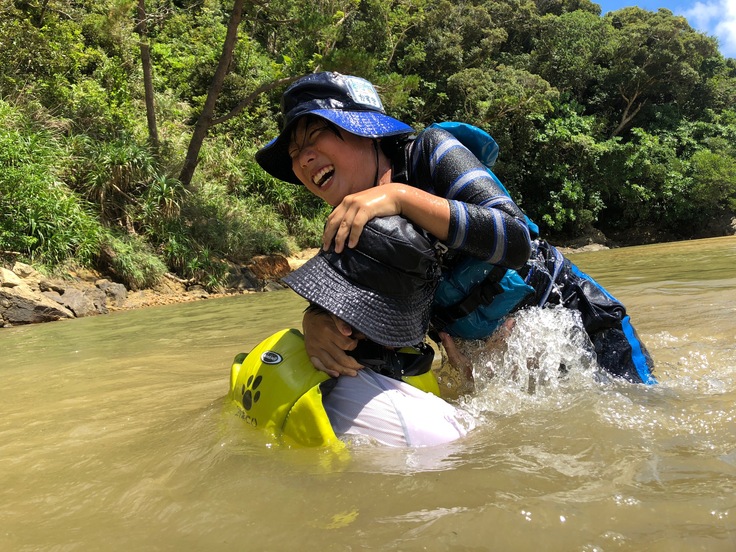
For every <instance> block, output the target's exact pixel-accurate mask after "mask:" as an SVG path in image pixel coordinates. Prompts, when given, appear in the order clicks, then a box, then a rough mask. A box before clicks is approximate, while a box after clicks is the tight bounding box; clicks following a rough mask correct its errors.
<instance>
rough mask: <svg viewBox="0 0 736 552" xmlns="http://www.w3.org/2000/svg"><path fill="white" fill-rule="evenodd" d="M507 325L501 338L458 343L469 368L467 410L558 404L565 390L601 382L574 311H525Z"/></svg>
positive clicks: (538, 309) (502, 410) (507, 409)
mask: <svg viewBox="0 0 736 552" xmlns="http://www.w3.org/2000/svg"><path fill="white" fill-rule="evenodd" d="M513 321H514V323H513V325H511V324H509V325H507V327H506V334H505V335H504V336H502V338H501V339H496V340H493V339H492V340H490V342H476V341H473V342H463V343H462V344H460V348H461V350H462V352H463V354H465V356H467V357H468V358H470V359H472V364H473V378H474V380H475V391H474V392H473V393H472V394H469V395H466V396H465V397H463V399H462V402H463V406H464V407H465V408H467V409H468V410H470V411H471V412H474V413H476V414H481V413H482V412H486V413H487V412H489V411H491V412H497V413H498V412H503V413H509V412H514V411H517V410H518V409H519V408H522V407H523V405H524V404H526V405H528V404H529V403H537V404H539V403H544V402H550V401H552V402H555V401H559V400H560V399H562V398H563V396H564V393H563V391H565V390H569V389H577V388H581V387H584V388H588V387H590V386H591V385H594V384H595V383H597V382H599V381H600V380H601V379H605V378H606V376H605V374H603V373H602V371H601V370H600V369H599V367H598V364H597V363H596V356H595V351H594V348H593V344H592V343H591V342H590V339H589V338H588V335H587V334H586V332H585V330H584V329H583V325H582V321H581V319H580V315H579V313H578V312H577V311H573V310H571V309H565V308H544V309H542V308H530V309H525V310H523V311H520V312H519V313H517V314H516V315H515V316H514V319H513ZM500 331H503V329H501V330H500Z"/></svg>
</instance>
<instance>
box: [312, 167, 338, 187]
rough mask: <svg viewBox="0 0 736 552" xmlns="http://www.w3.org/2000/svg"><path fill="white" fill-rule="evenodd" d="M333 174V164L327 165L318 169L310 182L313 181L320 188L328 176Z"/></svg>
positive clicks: (330, 176)
mask: <svg viewBox="0 0 736 552" xmlns="http://www.w3.org/2000/svg"><path fill="white" fill-rule="evenodd" d="M334 174H335V167H334V166H333V165H329V166H327V167H325V168H323V169H322V170H320V171H319V172H318V173H317V174H315V175H314V176H313V177H312V182H314V184H315V185H316V186H317V187H319V188H321V187H322V186H324V185H325V183H326V182H327V181H328V180H329V179H330V178H332V175H334Z"/></svg>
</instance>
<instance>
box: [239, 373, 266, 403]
mask: <svg viewBox="0 0 736 552" xmlns="http://www.w3.org/2000/svg"><path fill="white" fill-rule="evenodd" d="M262 381H263V376H256V377H255V378H254V377H253V376H250V377H249V378H248V381H247V382H246V385H244V386H243V390H242V393H243V408H245V409H246V410H250V409H251V408H252V407H253V405H254V404H255V403H257V402H258V399H260V398H261V392H260V391H258V386H259V385H261V382H262Z"/></svg>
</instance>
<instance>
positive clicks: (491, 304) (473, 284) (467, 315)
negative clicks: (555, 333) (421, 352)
mask: <svg viewBox="0 0 736 552" xmlns="http://www.w3.org/2000/svg"><path fill="white" fill-rule="evenodd" d="M431 127H436V128H441V129H443V130H446V131H447V132H449V133H450V134H452V135H453V136H454V137H455V138H457V140H458V141H459V142H460V143H462V144H463V145H464V146H465V147H466V148H468V149H469V150H470V151H471V152H472V153H473V155H475V156H476V157H477V158H478V159H479V160H480V162H481V163H483V164H484V165H485V166H486V170H487V171H488V173H489V174H490V175H491V178H493V180H494V181H495V182H496V184H498V186H499V187H500V188H501V190H503V192H504V193H505V194H506V195H508V196H509V197H511V196H510V194H509V193H508V191H507V190H506V187H505V186H504V185H503V184H502V183H501V181H500V180H499V179H498V178H497V177H496V175H495V174H493V172H492V171H491V167H493V164H494V163H495V162H496V158H497V157H498V144H497V143H496V141H495V140H494V139H493V138H492V137H491V135H490V134H488V133H487V132H485V131H484V130H482V129H480V128H478V127H476V126H473V125H469V124H466V123H458V122H444V123H434V124H433V125H431ZM524 217H525V218H526V222H527V225H528V226H529V232H530V234H531V235H532V236H533V237H535V238H536V237H538V236H539V227H538V226H537V225H536V224H535V223H534V222H532V221H531V220H530V219H529V217H527V216H526V215H524ZM533 293H534V288H533V287H531V286H530V285H528V284H527V283H526V282H525V281H524V278H522V277H521V275H520V274H519V273H518V272H516V271H515V270H511V269H507V268H503V267H500V266H496V265H492V264H490V263H487V262H485V261H482V260H480V259H476V258H472V257H466V258H464V259H463V260H462V261H460V262H459V263H457V264H456V265H454V266H453V267H452V268H450V269H445V270H444V271H443V275H442V279H441V280H440V283H439V285H438V287H437V291H436V293H435V296H434V303H433V305H432V316H433V317H432V326H433V329H434V330H436V331H440V330H441V331H445V332H447V333H449V334H450V335H451V336H454V337H459V338H462V339H483V338H486V337H488V336H489V335H491V334H492V333H493V331H494V330H495V329H496V328H497V327H498V325H499V324H500V322H501V319H503V317H504V316H506V315H507V314H509V313H510V312H512V311H513V310H514V309H516V308H517V307H519V306H520V305H523V304H525V302H526V301H527V300H528V299H529V297H530V296H532V295H533Z"/></svg>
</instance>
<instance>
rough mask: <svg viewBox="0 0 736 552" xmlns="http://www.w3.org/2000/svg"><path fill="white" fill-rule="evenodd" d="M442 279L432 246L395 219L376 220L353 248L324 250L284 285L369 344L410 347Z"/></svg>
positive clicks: (402, 220)
mask: <svg viewBox="0 0 736 552" xmlns="http://www.w3.org/2000/svg"><path fill="white" fill-rule="evenodd" d="M439 277H440V267H439V263H438V261H437V257H436V255H435V250H434V248H433V247H432V243H431V242H430V240H429V239H428V238H427V236H426V235H425V234H424V232H422V231H421V230H420V229H418V228H417V227H415V226H414V225H413V224H412V223H411V222H409V221H408V220H407V219H405V218H403V217H400V216H398V215H395V216H391V217H380V218H374V219H372V220H371V221H369V222H368V224H366V226H365V227H364V228H363V232H362V233H361V235H360V239H359V240H358V245H356V246H355V248H347V247H346V248H345V249H344V250H343V252H342V253H335V251H334V246H333V247H331V248H330V249H329V250H328V251H324V250H320V252H319V253H318V254H317V255H316V256H314V257H312V258H311V259H310V260H308V261H307V262H306V263H305V264H303V265H302V266H301V267H299V268H297V269H296V270H295V271H294V272H292V273H291V274H289V275H287V276H286V277H285V278H283V281H284V282H285V283H286V284H287V285H288V286H289V287H290V288H291V289H293V290H294V291H295V292H297V293H298V294H299V295H301V296H302V297H304V298H305V299H307V300H308V301H309V302H310V303H312V304H315V305H318V306H320V307H322V308H323V309H325V310H326V311H328V312H330V313H332V314H334V315H335V316H337V317H338V318H340V319H341V320H344V321H345V322H347V323H348V324H350V325H351V326H352V327H353V328H354V329H356V330H358V331H359V332H361V333H363V334H364V335H365V336H366V337H367V338H368V339H370V340H371V341H374V342H376V343H379V344H381V345H385V346H389V347H411V346H414V345H417V344H419V343H421V342H422V341H423V339H424V336H425V335H426V333H427V331H428V329H429V316H430V307H431V305H432V298H433V297H434V291H435V288H436V286H437V282H438V281H439Z"/></svg>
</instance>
